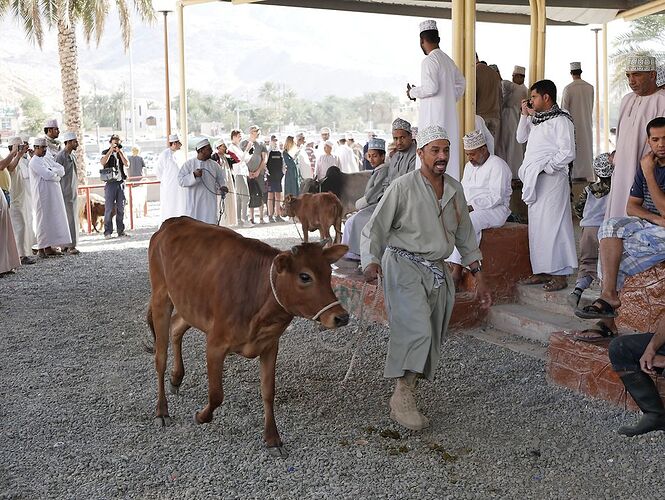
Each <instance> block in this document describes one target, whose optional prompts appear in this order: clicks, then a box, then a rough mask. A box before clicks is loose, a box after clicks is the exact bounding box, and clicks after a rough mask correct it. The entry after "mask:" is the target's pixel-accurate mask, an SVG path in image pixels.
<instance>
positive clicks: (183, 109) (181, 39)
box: [176, 2, 189, 158]
mask: <svg viewBox="0 0 665 500" xmlns="http://www.w3.org/2000/svg"><path fill="white" fill-rule="evenodd" d="M176 13H177V17H178V48H179V49H180V54H179V56H178V57H179V62H180V123H179V124H178V125H180V127H179V128H180V142H182V147H183V150H184V151H185V158H187V152H188V137H187V135H188V133H189V131H188V129H187V85H186V84H185V11H184V6H183V4H182V2H178V4H177V5H176Z"/></svg>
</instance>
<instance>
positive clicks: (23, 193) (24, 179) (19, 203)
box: [7, 137, 36, 264]
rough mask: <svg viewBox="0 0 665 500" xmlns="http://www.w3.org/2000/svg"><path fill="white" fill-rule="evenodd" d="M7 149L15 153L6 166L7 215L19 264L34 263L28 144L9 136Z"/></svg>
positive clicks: (34, 240) (18, 138) (34, 241)
mask: <svg viewBox="0 0 665 500" xmlns="http://www.w3.org/2000/svg"><path fill="white" fill-rule="evenodd" d="M9 151H10V152H11V153H12V154H16V155H17V156H15V157H14V160H13V161H12V164H13V163H14V162H16V167H15V168H14V169H13V170H12V169H11V165H10V166H9V167H8V168H7V170H8V171H9V176H10V178H11V189H10V190H9V193H10V197H11V206H10V207H9V215H10V216H11V219H12V226H13V229H14V237H15V238H16V247H17V248H18V253H19V256H20V258H21V264H34V263H35V262H36V261H35V258H34V257H33V256H32V246H33V245H34V244H35V243H36V239H35V232H34V230H33V228H32V219H33V217H32V195H31V192H30V170H29V169H28V158H27V151H28V145H27V144H25V143H24V142H23V140H22V139H21V138H20V137H10V138H9Z"/></svg>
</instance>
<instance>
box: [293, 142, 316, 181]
mask: <svg viewBox="0 0 665 500" xmlns="http://www.w3.org/2000/svg"><path fill="white" fill-rule="evenodd" d="M305 142H306V140H305V134H303V133H302V132H299V133H298V135H296V146H298V153H297V154H296V157H295V158H296V165H298V172H299V174H300V177H301V178H302V179H303V180H305V179H311V178H312V175H313V174H312V163H311V162H310V160H309V155H308V154H307V147H306V146H305Z"/></svg>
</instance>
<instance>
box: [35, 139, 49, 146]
mask: <svg viewBox="0 0 665 500" xmlns="http://www.w3.org/2000/svg"><path fill="white" fill-rule="evenodd" d="M33 144H34V145H35V146H46V138H45V137H35V140H34V141H33Z"/></svg>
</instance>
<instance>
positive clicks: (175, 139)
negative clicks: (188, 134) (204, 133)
mask: <svg viewBox="0 0 665 500" xmlns="http://www.w3.org/2000/svg"><path fill="white" fill-rule="evenodd" d="M169 142H180V138H179V137H178V134H170V135H169Z"/></svg>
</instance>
